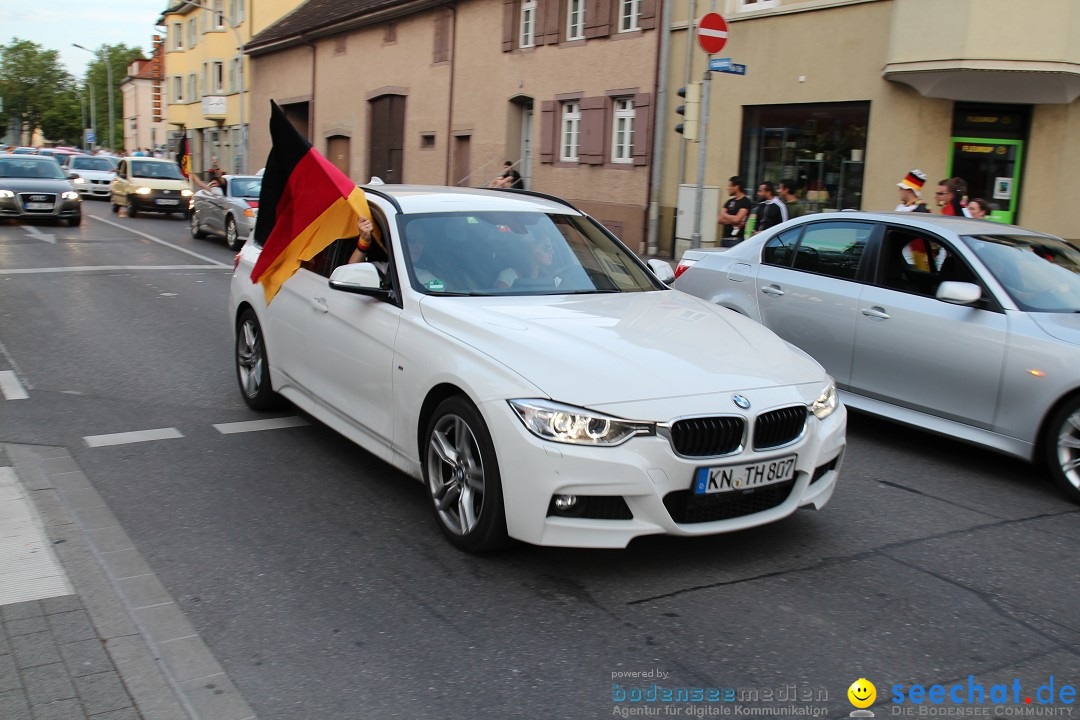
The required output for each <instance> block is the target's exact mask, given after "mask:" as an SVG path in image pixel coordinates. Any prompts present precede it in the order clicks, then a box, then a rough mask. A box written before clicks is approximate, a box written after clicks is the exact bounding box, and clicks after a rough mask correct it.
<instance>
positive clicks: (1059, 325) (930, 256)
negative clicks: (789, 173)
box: [674, 212, 1080, 503]
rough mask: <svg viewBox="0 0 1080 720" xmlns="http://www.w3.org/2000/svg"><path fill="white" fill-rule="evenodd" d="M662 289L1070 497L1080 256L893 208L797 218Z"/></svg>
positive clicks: (1078, 403) (690, 257)
mask: <svg viewBox="0 0 1080 720" xmlns="http://www.w3.org/2000/svg"><path fill="white" fill-rule="evenodd" d="M677 272H678V277H677V279H676V280H675V282H674V286H675V287H676V288H678V289H679V290H682V291H684V292H687V293H690V294H691V295H697V296H698V297H701V298H704V299H707V300H709V301H710V302H713V303H716V304H719V305H722V306H725V307H728V308H730V309H732V310H735V311H736V312H739V313H742V314H743V315H746V316H748V317H750V318H753V319H754V320H757V321H758V322H760V323H762V324H763V325H765V326H766V327H768V328H770V329H771V330H773V331H774V332H776V333H777V334H778V335H780V336H781V337H782V338H784V339H785V340H787V341H788V342H791V343H792V344H794V345H796V346H798V347H800V348H802V349H803V350H805V351H806V352H808V353H809V354H810V355H812V356H813V357H814V359H816V360H817V361H818V362H820V363H821V364H822V365H823V366H824V367H825V369H826V370H827V371H828V372H829V374H831V375H832V376H833V377H834V378H835V379H836V383H837V386H838V387H840V388H841V390H842V398H843V401H844V403H845V404H847V405H848V406H849V407H852V408H855V409H858V410H863V411H865V412H869V413H873V414H875V415H880V416H883V417H886V418H889V419H892V420H896V421H899V422H902V423H905V424H908V425H912V426H916V427H919V428H923V429H926V430H929V431H931V432H936V433H939V434H942V435H947V436H950V437H954V438H956V439H959V440H963V441H966V442H971V443H975V444H978V445H983V446H986V447H989V448H992V449H994V450H997V451H1000V452H1003V453H1006V454H1009V455H1015V456H1018V457H1021V458H1025V459H1027V460H1029V461H1035V462H1039V461H1042V462H1045V463H1046V465H1047V466H1048V468H1049V470H1050V474H1051V475H1052V476H1053V477H1054V479H1055V480H1056V481H1057V483H1058V484H1059V485H1060V486H1061V487H1062V489H1063V490H1064V491H1065V492H1066V493H1067V494H1068V495H1069V497H1070V498H1071V499H1072V500H1073V501H1075V502H1078V503H1080V347H1078V346H1080V250H1078V249H1077V248H1076V247H1075V246H1073V245H1071V244H1069V243H1067V242H1065V241H1064V240H1062V239H1060V238H1057V237H1053V236H1050V235H1044V234H1041V233H1037V232H1034V231H1032V230H1027V229H1024V228H1021V227H1017V226H1014V225H1003V224H999V223H993V222H988V221H984V220H971V219H967V218H953V217H943V216H932V215H926V214H919V215H914V214H906V213H848V212H845V213H843V214H819V215H809V216H805V217H802V218H798V219H796V220H792V221H789V222H787V223H784V224H783V225H780V226H778V227H776V228H771V229H769V230H767V231H765V232H762V233H760V234H759V235H756V236H754V237H752V238H750V239H748V240H746V241H744V242H743V243H741V244H739V245H737V246H735V247H733V248H731V249H729V250H726V251H710V250H690V251H687V253H686V255H685V256H684V257H683V259H682V261H681V262H680V267H679V268H678V270H677Z"/></svg>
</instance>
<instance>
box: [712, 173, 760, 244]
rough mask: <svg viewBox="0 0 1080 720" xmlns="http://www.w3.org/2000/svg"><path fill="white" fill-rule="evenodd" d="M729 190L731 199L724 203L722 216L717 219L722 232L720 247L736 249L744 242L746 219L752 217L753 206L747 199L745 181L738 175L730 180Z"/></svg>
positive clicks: (721, 211)
mask: <svg viewBox="0 0 1080 720" xmlns="http://www.w3.org/2000/svg"><path fill="white" fill-rule="evenodd" d="M727 190H728V195H730V197H729V198H728V201H727V202H726V203H724V207H723V208H722V209H721V210H720V216H719V217H718V218H717V222H719V223H720V229H721V231H722V232H721V233H720V237H721V238H722V240H721V241H720V247H735V246H736V245H738V244H739V243H741V242H742V241H743V237H744V236H743V228H744V227H745V226H746V219H747V218H748V217H750V208H751V207H753V205H752V204H751V203H750V198H748V197H746V190H745V189H744V186H743V180H742V178H741V177H739V176H738V175H734V176H732V178H731V179H730V180H728V186H727Z"/></svg>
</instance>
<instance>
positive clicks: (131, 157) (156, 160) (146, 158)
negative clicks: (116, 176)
mask: <svg viewBox="0 0 1080 720" xmlns="http://www.w3.org/2000/svg"><path fill="white" fill-rule="evenodd" d="M106 157H108V156H106ZM117 159H118V160H139V161H142V162H152V163H170V164H175V163H176V161H175V160H169V159H168V158H156V157H151V156H149V155H127V156H125V157H122V158H117Z"/></svg>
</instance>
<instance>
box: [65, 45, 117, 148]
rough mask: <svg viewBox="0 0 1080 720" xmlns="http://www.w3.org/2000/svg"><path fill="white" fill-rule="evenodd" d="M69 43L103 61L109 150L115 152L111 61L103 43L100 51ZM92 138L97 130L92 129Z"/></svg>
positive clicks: (95, 135)
mask: <svg viewBox="0 0 1080 720" xmlns="http://www.w3.org/2000/svg"><path fill="white" fill-rule="evenodd" d="M71 45H72V47H77V48H79V49H80V50H85V51H86V52H88V53H92V54H94V55H97V56H98V58H99V59H100V60H101V62H103V63H105V76H106V78H108V83H109V87H108V90H109V150H111V151H113V152H116V145H115V143H114V137H115V132H116V123H115V122H113V79H112V63H110V62H109V57H108V55H107V54H106V52H105V46H104V45H103V46H102V47H101V50H100V51H97V52H95V51H93V50H91V49H89V48H84V47H83V46H82V45H79V44H78V43H71ZM90 92H91V93H93V90H91V91H90ZM90 102H91V103H92V102H93V99H92V96H91V100H90ZM92 111H93V108H92V107H91V112H92ZM94 140H95V141H96V140H97V130H96V129H95V130H94Z"/></svg>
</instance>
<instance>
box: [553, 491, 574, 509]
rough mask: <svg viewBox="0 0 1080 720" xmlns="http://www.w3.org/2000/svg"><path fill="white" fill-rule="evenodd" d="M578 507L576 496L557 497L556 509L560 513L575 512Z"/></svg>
mask: <svg viewBox="0 0 1080 720" xmlns="http://www.w3.org/2000/svg"><path fill="white" fill-rule="evenodd" d="M575 505H577V496H576V495H556V496H555V509H556V510H558V511H559V512H566V511H567V510H573V509H574V506H575Z"/></svg>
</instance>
